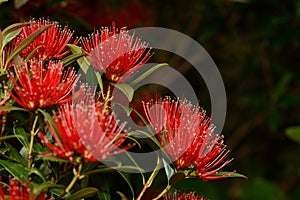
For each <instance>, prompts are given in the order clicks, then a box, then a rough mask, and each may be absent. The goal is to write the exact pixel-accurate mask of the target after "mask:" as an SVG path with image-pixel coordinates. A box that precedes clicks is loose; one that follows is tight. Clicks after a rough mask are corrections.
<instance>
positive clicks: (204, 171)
mask: <svg viewBox="0 0 300 200" xmlns="http://www.w3.org/2000/svg"><path fill="white" fill-rule="evenodd" d="M143 106H144V110H145V114H146V117H147V119H148V121H149V123H150V125H151V127H152V128H153V129H154V131H155V132H156V133H157V137H158V139H159V141H160V143H161V144H162V145H163V147H164V149H165V150H166V151H167V152H168V153H169V154H170V156H171V158H172V159H173V160H174V163H175V164H176V166H177V169H180V168H190V167H193V168H195V170H196V174H197V176H199V177H200V178H202V179H203V180H214V179H218V178H223V177H226V176H229V175H230V173H229V174H224V175H222V176H216V173H217V172H218V171H220V170H221V168H222V167H224V166H225V165H227V164H228V163H229V162H231V160H232V159H229V160H226V158H227V156H228V152H229V151H228V150H226V146H225V145H224V144H223V140H222V136H220V135H218V134H216V133H214V128H213V126H212V125H211V124H210V118H208V117H207V116H206V113H205V111H204V110H203V109H202V108H200V107H195V106H193V105H192V104H191V103H190V102H188V101H187V100H171V99H170V98H165V99H162V100H159V101H156V102H155V103H154V102H153V101H150V102H148V103H146V104H145V103H143Z"/></svg>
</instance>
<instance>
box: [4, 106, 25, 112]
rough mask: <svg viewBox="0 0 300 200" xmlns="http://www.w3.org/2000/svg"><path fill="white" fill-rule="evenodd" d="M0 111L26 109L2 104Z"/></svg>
mask: <svg viewBox="0 0 300 200" xmlns="http://www.w3.org/2000/svg"><path fill="white" fill-rule="evenodd" d="M0 111H4V112H10V111H27V110H26V109H24V108H20V107H16V106H3V108H0Z"/></svg>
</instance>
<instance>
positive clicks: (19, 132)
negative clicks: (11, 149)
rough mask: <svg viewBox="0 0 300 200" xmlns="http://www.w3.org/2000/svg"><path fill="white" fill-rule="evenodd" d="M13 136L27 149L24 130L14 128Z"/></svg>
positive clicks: (27, 143) (26, 138)
mask: <svg viewBox="0 0 300 200" xmlns="http://www.w3.org/2000/svg"><path fill="white" fill-rule="evenodd" d="M14 134H15V135H16V136H17V138H18V140H19V142H20V143H21V144H22V145H23V146H24V147H25V148H26V149H29V141H28V135H27V133H26V132H25V130H24V128H16V129H15V132H14Z"/></svg>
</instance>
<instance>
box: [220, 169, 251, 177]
mask: <svg viewBox="0 0 300 200" xmlns="http://www.w3.org/2000/svg"><path fill="white" fill-rule="evenodd" d="M226 174H230V175H229V176H225V178H227V177H228V178H247V177H246V176H245V175H243V174H239V173H236V172H234V173H232V172H226V171H222V172H217V173H216V174H215V176H224V175H226Z"/></svg>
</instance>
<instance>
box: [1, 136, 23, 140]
mask: <svg viewBox="0 0 300 200" xmlns="http://www.w3.org/2000/svg"><path fill="white" fill-rule="evenodd" d="M20 137H22V136H20V135H5V136H2V137H0V141H4V140H8V139H12V138H20Z"/></svg>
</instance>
